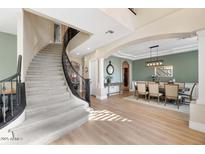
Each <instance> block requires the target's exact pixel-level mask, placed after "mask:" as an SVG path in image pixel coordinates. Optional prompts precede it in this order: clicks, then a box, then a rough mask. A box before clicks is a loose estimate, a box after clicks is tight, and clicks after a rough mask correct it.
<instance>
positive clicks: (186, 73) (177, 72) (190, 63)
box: [132, 51, 198, 82]
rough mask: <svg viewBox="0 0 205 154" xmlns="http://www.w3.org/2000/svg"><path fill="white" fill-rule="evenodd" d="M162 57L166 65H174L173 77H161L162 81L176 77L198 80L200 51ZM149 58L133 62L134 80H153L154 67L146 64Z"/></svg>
mask: <svg viewBox="0 0 205 154" xmlns="http://www.w3.org/2000/svg"><path fill="white" fill-rule="evenodd" d="M160 59H162V60H164V65H173V77H172V78H160V81H169V80H170V79H175V80H176V82H198V51H191V52H185V53H179V54H173V55H167V56H162V57H160ZM147 60H148V59H142V60H135V61H133V62H132V72H133V73H132V75H133V76H132V77H133V80H135V81H136V80H147V81H151V80H152V78H151V76H152V75H154V68H149V67H146V66H145V62H146V61H147Z"/></svg>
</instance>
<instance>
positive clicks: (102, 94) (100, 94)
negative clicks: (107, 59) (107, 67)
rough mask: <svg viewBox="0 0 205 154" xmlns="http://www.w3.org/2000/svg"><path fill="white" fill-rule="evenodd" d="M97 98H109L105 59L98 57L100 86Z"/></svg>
mask: <svg viewBox="0 0 205 154" xmlns="http://www.w3.org/2000/svg"><path fill="white" fill-rule="evenodd" d="M96 98H97V99H100V100H103V99H107V91H106V88H105V87H104V59H103V58H100V59H98V86H97V91H96Z"/></svg>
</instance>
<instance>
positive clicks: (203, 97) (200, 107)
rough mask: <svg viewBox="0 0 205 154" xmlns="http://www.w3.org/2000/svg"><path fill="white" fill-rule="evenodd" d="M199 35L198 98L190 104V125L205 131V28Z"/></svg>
mask: <svg viewBox="0 0 205 154" xmlns="http://www.w3.org/2000/svg"><path fill="white" fill-rule="evenodd" d="M197 35H198V72H199V73H198V80H199V81H198V82H199V85H198V87H199V89H198V100H197V101H196V102H195V103H191V104H190V121H189V127H190V128H192V129H195V130H198V131H202V132H205V69H204V66H205V60H204V58H205V30H203V31H199V32H197Z"/></svg>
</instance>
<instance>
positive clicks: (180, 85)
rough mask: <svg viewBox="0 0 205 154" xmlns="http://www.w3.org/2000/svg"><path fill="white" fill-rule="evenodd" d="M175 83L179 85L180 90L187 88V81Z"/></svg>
mask: <svg viewBox="0 0 205 154" xmlns="http://www.w3.org/2000/svg"><path fill="white" fill-rule="evenodd" d="M175 84H178V85H179V89H180V90H182V91H183V90H184V88H185V82H175Z"/></svg>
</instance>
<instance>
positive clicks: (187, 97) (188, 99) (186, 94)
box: [179, 83, 197, 103]
mask: <svg viewBox="0 0 205 154" xmlns="http://www.w3.org/2000/svg"><path fill="white" fill-rule="evenodd" d="M196 85H197V83H194V84H193V85H192V87H191V88H190V89H189V91H185V92H180V93H179V95H180V96H181V97H182V100H186V102H187V103H191V101H192V100H193V92H194V89H195V87H196Z"/></svg>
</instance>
